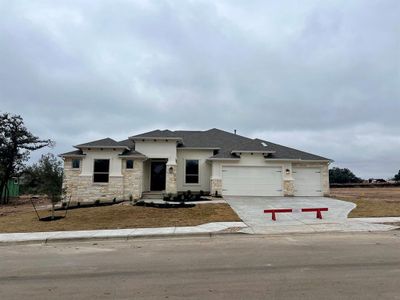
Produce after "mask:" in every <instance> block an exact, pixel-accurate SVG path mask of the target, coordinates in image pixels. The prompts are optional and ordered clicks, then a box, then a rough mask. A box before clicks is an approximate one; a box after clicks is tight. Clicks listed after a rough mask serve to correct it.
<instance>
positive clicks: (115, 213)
mask: <svg viewBox="0 0 400 300" xmlns="http://www.w3.org/2000/svg"><path fill="white" fill-rule="evenodd" d="M39 213H40V215H41V217H44V216H47V215H50V212H49V211H40V212H39ZM56 214H57V215H63V214H64V212H63V211H58V212H56ZM236 221H241V220H240V218H239V217H238V216H237V215H236V213H235V212H234V211H233V210H232V209H231V208H230V206H229V205H228V204H198V205H196V206H195V207H191V208H168V209H167V208H153V207H143V206H132V205H126V204H125V205H121V204H120V205H112V206H103V207H91V208H79V209H73V210H70V211H68V214H67V217H66V218H65V219H60V220H57V221H51V222H42V221H38V219H37V217H36V215H35V213H34V212H23V213H14V214H11V215H6V216H2V217H0V232H1V233H5V232H38V231H63V230H91V229H122V228H145V227H169V226H195V225H200V224H204V223H208V222H236Z"/></svg>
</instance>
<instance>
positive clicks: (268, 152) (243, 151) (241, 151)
mask: <svg viewBox="0 0 400 300" xmlns="http://www.w3.org/2000/svg"><path fill="white" fill-rule="evenodd" d="M231 153H232V154H235V153H262V154H274V153H276V151H260V150H255V151H251V150H232V151H231Z"/></svg>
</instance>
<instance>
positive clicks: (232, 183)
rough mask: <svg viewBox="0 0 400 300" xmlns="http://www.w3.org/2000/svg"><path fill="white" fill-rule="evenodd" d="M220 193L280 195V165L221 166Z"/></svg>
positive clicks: (281, 193) (233, 194)
mask: <svg viewBox="0 0 400 300" xmlns="http://www.w3.org/2000/svg"><path fill="white" fill-rule="evenodd" d="M222 194H223V195H231V196H282V195H283V192H282V168H281V167H247V166H246V167H245V166H229V167H228V166H225V167H222Z"/></svg>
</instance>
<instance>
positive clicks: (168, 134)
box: [131, 129, 180, 138]
mask: <svg viewBox="0 0 400 300" xmlns="http://www.w3.org/2000/svg"><path fill="white" fill-rule="evenodd" d="M131 138H180V136H178V134H177V132H176V131H171V130H168V129H166V130H159V129H157V130H153V131H149V132H145V133H142V134H138V135H134V136H132V137H131Z"/></svg>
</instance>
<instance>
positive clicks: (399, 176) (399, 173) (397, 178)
mask: <svg viewBox="0 0 400 300" xmlns="http://www.w3.org/2000/svg"><path fill="white" fill-rule="evenodd" d="M393 180H396V181H400V170H399V172H398V173H397V174H396V175H394V177H393Z"/></svg>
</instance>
